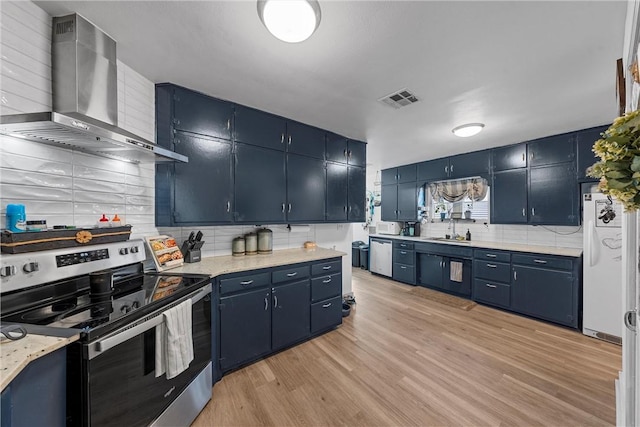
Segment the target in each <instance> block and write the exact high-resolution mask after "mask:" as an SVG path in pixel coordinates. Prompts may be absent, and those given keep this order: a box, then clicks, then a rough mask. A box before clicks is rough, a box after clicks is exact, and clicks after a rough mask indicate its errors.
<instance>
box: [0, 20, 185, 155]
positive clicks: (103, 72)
mask: <svg viewBox="0 0 640 427" xmlns="http://www.w3.org/2000/svg"><path fill="white" fill-rule="evenodd" d="M117 83H118V72H117V62H116V42H115V41H114V40H113V39H112V38H111V37H109V36H108V35H106V34H105V33H103V32H102V31H100V29H98V28H97V27H95V26H94V25H93V24H91V23H90V22H89V21H87V20H86V19H84V18H83V17H82V16H80V15H78V14H72V15H67V16H62V17H56V18H53V42H52V89H53V111H54V112H44V113H27V114H13V115H4V116H0V133H3V134H8V135H10V136H14V137H20V138H24V139H29V140H32V141H36V142H41V143H45V144H49V145H54V146H62V147H65V148H71V149H77V150H79V151H83V152H87V153H91V154H96V155H99V156H103V157H109V158H114V159H119V160H124V161H129V162H133V163H149V162H167V161H169V162H174V161H179V162H188V158H187V157H186V156H183V155H181V154H179V153H175V152H173V151H171V150H167V149H164V148H162V147H159V146H157V145H156V144H154V143H153V142H151V141H148V140H146V139H144V138H141V137H139V136H137V135H134V134H133V133H131V132H128V131H126V130H124V129H121V128H119V127H118V88H117Z"/></svg>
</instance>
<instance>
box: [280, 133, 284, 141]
mask: <svg viewBox="0 0 640 427" xmlns="http://www.w3.org/2000/svg"><path fill="white" fill-rule="evenodd" d="M280 144H284V133H281V134H280Z"/></svg>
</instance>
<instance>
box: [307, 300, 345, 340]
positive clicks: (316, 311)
mask: <svg viewBox="0 0 640 427" xmlns="http://www.w3.org/2000/svg"><path fill="white" fill-rule="evenodd" d="M340 323H342V297H340V296H337V297H335V298H331V299H328V300H324V301H320V302H317V303H315V304H312V305H311V333H312V334H316V333H318V332H322V331H325V330H327V329H331V328H334V327H335V326H336V325H339V324H340Z"/></svg>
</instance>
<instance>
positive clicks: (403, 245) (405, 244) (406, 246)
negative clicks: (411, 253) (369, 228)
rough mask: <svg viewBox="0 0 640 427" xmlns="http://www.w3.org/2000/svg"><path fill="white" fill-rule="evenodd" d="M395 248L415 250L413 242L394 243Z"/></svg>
mask: <svg viewBox="0 0 640 427" xmlns="http://www.w3.org/2000/svg"><path fill="white" fill-rule="evenodd" d="M393 247H394V248H398V249H409V250H413V242H404V241H394V242H393Z"/></svg>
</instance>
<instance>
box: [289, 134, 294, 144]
mask: <svg viewBox="0 0 640 427" xmlns="http://www.w3.org/2000/svg"><path fill="white" fill-rule="evenodd" d="M292 139H293V138H291V135H289V145H291V140H292Z"/></svg>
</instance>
